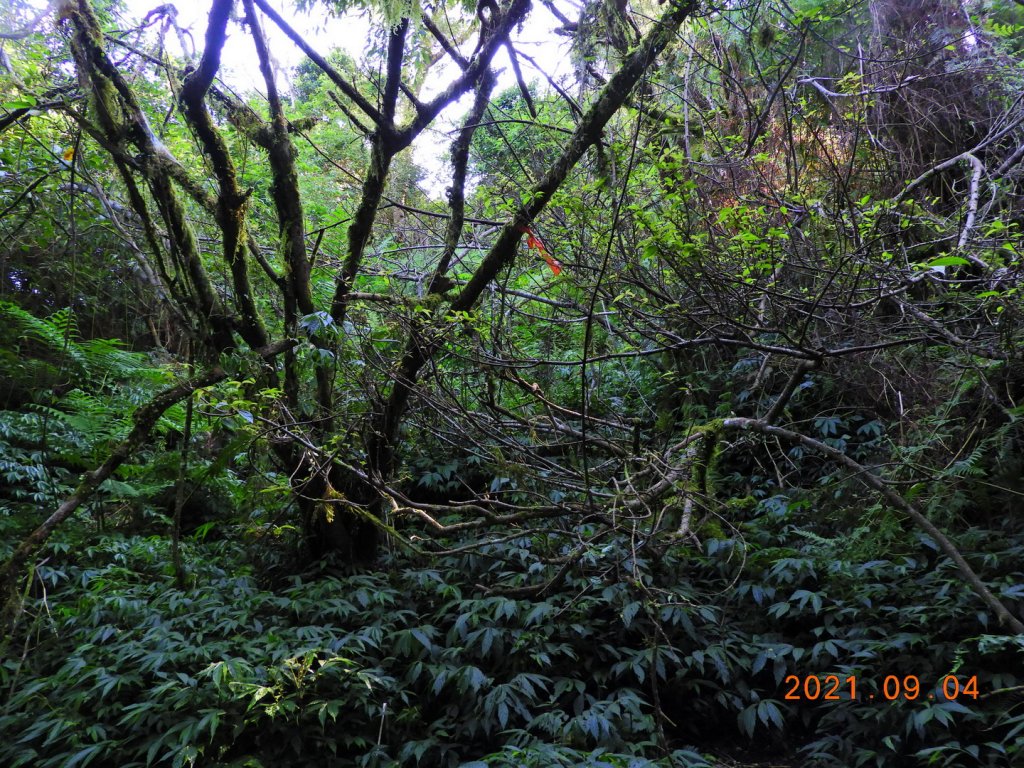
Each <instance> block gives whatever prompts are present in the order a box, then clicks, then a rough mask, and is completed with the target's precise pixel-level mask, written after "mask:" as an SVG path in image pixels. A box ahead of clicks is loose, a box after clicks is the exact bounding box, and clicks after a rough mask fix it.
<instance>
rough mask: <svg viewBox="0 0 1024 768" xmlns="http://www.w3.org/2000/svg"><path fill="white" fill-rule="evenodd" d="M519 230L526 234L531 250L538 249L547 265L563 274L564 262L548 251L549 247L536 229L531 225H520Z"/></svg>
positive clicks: (538, 253)
mask: <svg viewBox="0 0 1024 768" xmlns="http://www.w3.org/2000/svg"><path fill="white" fill-rule="evenodd" d="M519 231H520V232H522V233H523V234H524V235H526V247H527V248H529V249H530V250H531V251H536V252H537V255H538V256H540V257H541V258H542V259H544V261H546V262H547V265H548V266H549V267H551V271H552V272H554V273H555V274H556V275H560V274H562V264H561V263H560V262H559V261H558V259H556V258H555V257H553V256H552V255H551V254H550V253H548V249H547V248H546V247H545V246H544V242H543V241H542V240H541V239H540V238H539V237H537V235H536V234H534V231H533V230H532V229H530V228H529V227H519Z"/></svg>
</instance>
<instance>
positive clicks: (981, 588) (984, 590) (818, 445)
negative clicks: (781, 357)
mask: <svg viewBox="0 0 1024 768" xmlns="http://www.w3.org/2000/svg"><path fill="white" fill-rule="evenodd" d="M722 426H723V427H724V428H725V429H738V430H743V431H752V432H761V433H762V434H765V435H774V436H775V437H779V438H782V439H783V440H787V441H789V442H791V443H799V444H800V445H803V446H805V447H807V448H810V449H811V450H814V451H817V452H818V453H821V454H823V455H825V456H827V457H828V458H830V459H831V460H832V461H834V462H836V463H837V464H842V465H843V466H844V467H846V468H847V469H849V470H850V471H851V472H853V473H854V474H855V476H856V477H857V479H858V480H860V481H861V482H862V483H864V485H866V486H868V487H869V488H872V489H874V490H876V491H878V493H879V494H881V496H882V498H883V499H885V500H886V502H888V503H889V505H890V506H893V507H895V508H896V509H899V510H902V511H903V512H905V513H906V514H907V515H908V516H909V517H910V519H911V520H913V521H914V522H915V523H916V524H917V526H918V527H919V528H920V529H921V530H923V531H924V532H925V533H927V534H928V535H929V536H931V537H932V539H934V540H935V543H936V544H938V546H939V549H941V550H942V551H943V552H944V553H945V554H946V556H947V557H949V559H950V560H952V561H953V562H954V563H955V564H956V567H957V569H958V570H959V571H960V573H961V575H962V576H963V577H964V579H965V580H966V581H967V583H968V584H970V585H971V589H973V590H974V592H975V594H976V595H978V597H980V598H981V600H982V602H984V603H985V605H986V606H988V608H989V610H991V611H992V612H993V613H994V614H995V615H996V616H997V617H999V623H1000V625H1002V626H1005V627H1009V628H1010V630H1012V631H1013V632H1014V633H1015V634H1024V623H1022V622H1021V621H1020V620H1019V619H1017V618H1016V617H1015V616H1014V615H1013V614H1012V613H1010V611H1009V610H1008V609H1007V607H1006V606H1005V605H1003V604H1002V603H1001V602H1000V601H999V598H997V597H996V596H995V595H994V594H992V592H991V591H990V590H989V588H988V587H986V586H985V583H984V582H983V581H982V580H981V578H980V577H979V576H978V574H976V573H975V572H974V569H973V568H971V566H970V563H968V562H967V560H965V559H964V556H963V555H962V554H960V550H958V549H957V548H956V545H955V544H953V542H952V541H950V539H949V537H947V536H946V534H944V533H943V532H942V531H941V530H939V529H938V528H937V527H936V526H935V524H934V523H933V522H932V521H931V520H929V519H928V518H927V516H925V514H924V513H923V512H921V510H919V509H918V508H917V507H916V506H914V505H913V504H911V503H910V502H909V501H907V500H906V499H905V498H903V497H902V496H900V495H899V494H898V493H896V491H894V490H893V489H892V488H890V487H889V486H888V485H887V484H886V483H885V481H884V480H882V478H880V477H878V475H875V474H873V473H872V472H871V471H870V470H869V469H868V468H867V467H865V466H863V465H862V464H859V463H858V462H856V461H854V460H853V459H851V458H850V457H849V456H847V455H846V454H845V453H843V452H841V451H839V450H837V449H835V448H833V447H832V446H830V445H827V444H825V443H823V442H821V441H820V440H815V439H814V438H812V437H807V436H806V435H801V434H800V433H798V432H793V431H792V430H789V429H783V428H782V427H775V426H772V425H771V424H768V423H766V422H764V421H759V420H757V419H744V418H730V419H724V420H723V421H722Z"/></svg>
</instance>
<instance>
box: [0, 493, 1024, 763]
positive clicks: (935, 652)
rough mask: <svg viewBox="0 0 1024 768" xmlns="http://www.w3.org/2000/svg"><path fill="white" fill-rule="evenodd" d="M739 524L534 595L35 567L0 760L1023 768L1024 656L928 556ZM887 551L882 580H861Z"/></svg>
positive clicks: (107, 541)
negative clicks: (814, 681) (794, 695)
mask: <svg viewBox="0 0 1024 768" xmlns="http://www.w3.org/2000/svg"><path fill="white" fill-rule="evenodd" d="M747 517H748V519H746V520H745V521H736V522H738V523H739V524H740V526H739V527H740V529H741V534H740V535H737V536H735V537H732V538H729V539H709V540H707V541H705V542H704V543H703V546H702V547H701V549H700V550H697V549H696V548H695V547H694V546H692V545H690V544H687V543H685V542H678V543H675V544H672V545H670V546H667V547H661V548H659V549H654V548H653V547H649V546H645V545H644V544H643V542H635V541H634V542H630V541H629V540H628V539H609V540H606V541H605V542H604V543H603V544H601V545H600V546H592V547H590V548H589V550H588V551H587V552H586V553H585V554H584V555H583V558H582V567H581V568H580V569H579V570H578V572H577V573H576V574H574V575H573V576H572V577H571V578H567V579H566V580H565V581H564V582H563V583H560V584H558V585H557V587H556V588H553V589H552V590H550V591H549V593H547V594H545V595H543V596H541V597H534V598H530V599H517V598H515V597H514V596H507V595H503V594H501V592H500V591H497V592H490V593H489V592H488V591H487V590H484V589H482V588H481V587H480V586H479V583H480V582H487V583H501V584H503V585H507V588H508V590H512V591H514V588H515V587H516V586H519V585H521V584H522V583H524V582H525V581H526V580H527V579H528V578H529V579H531V580H532V579H536V578H537V576H538V575H540V574H541V573H542V572H546V571H549V570H550V569H552V568H553V566H545V565H542V564H540V563H539V562H538V560H537V555H538V554H539V553H540V552H541V551H543V550H544V549H545V546H546V545H545V542H544V535H543V534H534V535H533V536H525V535H524V536H523V537H522V538H521V539H517V540H514V541H511V542H507V543H505V544H503V545H502V546H501V548H497V547H495V548H490V549H488V548H484V549H482V550H480V551H478V552H474V553H472V554H468V553H467V554H461V555H460V554H452V555H447V556H442V557H438V558H436V559H431V561H429V562H412V561H409V560H407V559H404V558H403V557H401V556H398V555H392V556H390V558H389V560H388V562H387V565H388V568H387V569H386V570H384V571H381V572H376V573H351V574H347V575H346V574H343V573H341V572H333V571H332V569H331V568H330V567H329V566H325V567H324V568H322V569H319V570H317V571H316V572H309V573H306V574H305V575H303V576H294V577H281V576H277V577H275V576H274V575H273V574H274V568H273V567H272V566H273V563H272V561H268V559H267V557H266V548H265V543H264V544H263V545H262V546H263V549H262V550H261V551H262V553H263V554H261V555H260V557H259V558H253V557H252V551H251V550H248V549H247V548H246V545H244V544H239V543H237V541H236V540H235V539H234V537H228V538H225V539H223V540H219V541H200V540H194V541H191V542H190V543H188V545H187V552H186V555H187V564H188V566H187V567H188V572H189V577H190V580H191V584H190V585H189V586H188V588H186V589H184V590H183V589H179V588H177V587H176V586H175V584H174V577H173V572H172V569H171V568H170V566H169V565H168V564H169V562H170V553H169V545H168V542H167V541H166V539H164V538H159V537H147V536H128V537H125V536H121V535H111V536H106V537H104V538H102V539H101V540H99V541H98V542H96V543H95V544H92V545H90V546H87V547H85V548H81V549H79V548H75V549H72V548H71V547H69V546H61V545H59V544H54V545H53V546H52V547H51V552H50V553H49V554H50V556H49V558H48V559H47V562H46V565H44V566H41V567H39V568H38V569H37V572H36V579H35V581H34V583H33V593H34V594H33V595H32V596H31V597H30V598H29V601H28V603H27V609H28V610H27V612H26V614H25V616H24V617H23V624H22V626H21V631H20V633H19V637H18V640H17V644H15V645H11V646H9V647H8V651H7V655H6V658H5V660H4V662H3V666H2V684H3V690H4V700H5V701H4V705H3V709H2V716H0V745H2V746H0V762H2V763H3V764H4V765H10V766H12V768H13V767H14V766H40V767H42V766H54V767H56V766H61V767H63V768H72V767H73V766H83V765H87V764H94V765H118V766H122V767H127V766H144V765H158V764H168V765H174V766H182V765H192V764H196V765H209V766H227V765H236V766H259V765H262V766H314V765H315V766H387V765H424V766H457V765H492V766H497V765H500V766H538V767H539V766H553V765H595V766H598V765H608V766H626V765H629V766H643V765H664V766H669V765H676V766H679V765H684V766H699V765H721V764H733V763H732V762H729V761H731V760H738V761H747V762H754V757H755V756H756V758H757V759H768V758H769V757H774V758H775V759H777V760H783V759H794V760H798V761H799V762H800V763H801V764H805V765H821V766H853V765H877V766H896V765H908V766H909V765H922V766H923V765H949V766H959V765H987V766H1010V765H1015V764H1019V760H1020V759H1021V758H1022V756H1024V703H1021V701H1020V685H1021V680H1020V677H1019V675H1015V674H1014V670H1019V669H1020V668H1021V660H1022V656H1024V644H1022V643H1024V640H1022V639H1021V638H1019V637H1018V638H1013V637H1006V636H1005V635H1003V634H997V633H996V632H997V631H998V628H996V627H994V626H992V623H991V621H990V619H989V617H988V616H987V615H986V614H985V613H984V612H983V611H981V610H979V607H978V604H977V603H976V600H975V598H974V597H973V595H971V594H970V593H968V592H966V591H965V590H964V589H963V588H962V585H961V583H960V579H959V577H958V575H957V573H956V571H955V570H954V569H953V568H952V567H951V566H950V564H949V563H948V562H946V561H945V560H944V559H943V558H941V557H939V556H938V555H937V554H936V553H935V551H934V546H933V545H932V544H931V542H929V541H927V540H926V539H923V538H922V537H921V536H918V535H914V534H909V533H906V532H904V531H902V530H887V531H878V530H872V528H871V522H870V520H869V519H866V521H865V525H864V526H863V527H861V528H859V529H858V530H857V531H855V532H854V535H852V536H840V537H836V538H832V539H826V538H822V537H820V536H818V535H816V534H814V533H813V528H814V527H815V523H816V521H815V517H816V513H815V512H814V511H813V510H811V509H809V506H808V505H804V504H793V505H791V504H788V503H787V500H786V498H785V497H781V496H776V497H771V498H769V499H766V500H764V501H762V502H761V503H760V504H758V505H757V506H756V508H754V509H753V510H752V511H751V512H750V513H749V515H747ZM882 537H884V538H885V539H886V545H887V546H886V549H887V551H888V552H889V553H890V554H889V556H888V557H887V558H886V559H871V560H866V559H865V554H864V553H866V552H869V551H872V550H876V549H877V544H878V541H879V539H880V538H882ZM981 542H984V544H985V549H986V550H987V553H988V554H986V556H985V560H986V562H985V563H983V564H982V563H979V565H984V566H985V572H986V573H987V574H988V579H989V582H988V583H989V586H990V588H992V589H993V590H994V591H996V592H997V593H999V594H1001V596H1002V597H1003V598H1004V599H1006V600H1009V601H1011V602H1012V601H1015V600H1016V601H1019V600H1020V599H1021V594H1020V591H1021V590H1020V584H1021V583H1022V582H1024V573H1022V572H1021V570H1020V563H1021V562H1024V542H1022V540H1021V537H1020V534H1019V532H1017V533H1016V534H1015V533H1013V532H1010V531H1005V530H999V529H988V530H982V529H978V528H976V529H971V530H969V531H967V532H965V533H964V535H963V536H962V537H961V540H960V544H961V545H962V546H963V547H964V548H965V549H966V550H968V551H969V550H970V548H971V546H972V545H974V546H980V544H981ZM529 572H532V573H529ZM551 573H552V574H553V573H554V571H551ZM1018 604H1019V603H1018ZM790 675H796V676H797V678H798V679H799V684H794V683H793V682H792V681H791V680H788V679H787V678H788V676H790ZM812 675H817V676H819V679H820V680H821V681H822V682H823V683H825V689H827V688H828V687H829V686H828V683H827V680H826V678H827V676H828V675H836V676H838V677H839V678H840V680H842V681H844V682H843V684H842V686H841V687H840V689H839V691H838V697H839V700H830V701H825V700H823V697H824V695H825V694H824V692H823V693H822V694H821V697H820V698H819V700H817V701H809V700H807V695H808V694H807V693H805V691H807V690H808V689H807V688H806V687H805V686H806V685H807V684H806V682H805V681H806V680H807V678H808V676H812ZM890 675H893V676H895V677H896V678H898V688H897V685H896V683H894V682H893V681H890V682H889V683H888V684H886V686H885V687H884V686H883V683H884V681H885V678H886V677H887V676H890ZM850 676H854V677H855V678H856V682H855V685H856V693H857V695H858V699H857V700H851V699H850V697H849V691H848V684H847V683H846V682H845V681H846V680H847V679H848V678H849V677H850ZM911 676H913V677H912V678H911ZM948 676H955V677H956V679H957V684H958V686H959V689H960V693H959V695H958V696H957V697H956V698H955V699H947V698H946V697H944V696H943V693H942V691H943V681H944V680H946V678H947V677H948ZM975 678H976V689H977V693H978V695H977V696H974V695H972V690H973V684H972V683H971V682H970V681H972V680H974V679H975ZM914 679H916V680H917V681H919V684H920V691H919V695H918V696H917V698H916V699H914V700H910V699H909V696H910V694H911V693H913V690H912V689H913V686H914ZM946 685H947V690H954V688H953V683H950V682H947V683H946ZM794 688H799V691H798V693H799V696H798V700H787V698H786V694H787V692H790V691H792V690H793V689H794ZM886 691H888V692H889V693H890V694H893V693H896V694H897V695H896V696H895V700H893V701H887V700H886V699H885V693H886ZM897 691H898V693H897ZM810 693H811V695H813V694H814V689H813V686H812V688H811V689H810ZM870 696H874V699H873V700H872V699H870V698H868V697H870ZM932 697H934V698H932Z"/></svg>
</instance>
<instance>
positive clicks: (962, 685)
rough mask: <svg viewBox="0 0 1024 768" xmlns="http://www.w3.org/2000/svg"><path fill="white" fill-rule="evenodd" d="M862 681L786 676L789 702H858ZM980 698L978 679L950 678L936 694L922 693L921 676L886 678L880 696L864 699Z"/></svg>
mask: <svg viewBox="0 0 1024 768" xmlns="http://www.w3.org/2000/svg"><path fill="white" fill-rule="evenodd" d="M860 683H861V681H860V680H859V679H858V677H857V676H856V675H849V676H848V677H840V676H839V675H786V677H785V679H784V680H783V685H784V686H785V687H786V693H785V695H784V696H783V698H784V699H786V700H787V701H844V700H845V701H849V700H851V699H857V698H858V693H860V692H861V691H860V687H861V685H860ZM961 696H963V697H966V698H972V699H976V698H978V676H977V675H972V676H971V677H965V678H960V677H957V676H956V675H946V676H945V677H944V678H942V681H941V682H940V683H939V685H938V686H937V687H936V688H935V690H934V691H931V692H928V691H922V689H921V681H920V680H919V679H918V677H917V675H904V676H903V677H900V676H898V675H886V676H885V678H884V679H883V680H882V688H881V691H880V692H878V693H877V694H875V693H868V694H867V695H866V696H864V695H862V696H861V697H860V698H861V699H867V700H871V699H876V698H877V699H879V700H881V701H896V700H898V699H903V700H906V701H913V700H914V699H918V698H921V697H924V698H927V699H933V700H934V699H936V698H943V699H946V700H955V699H957V698H959V697H961Z"/></svg>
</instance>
